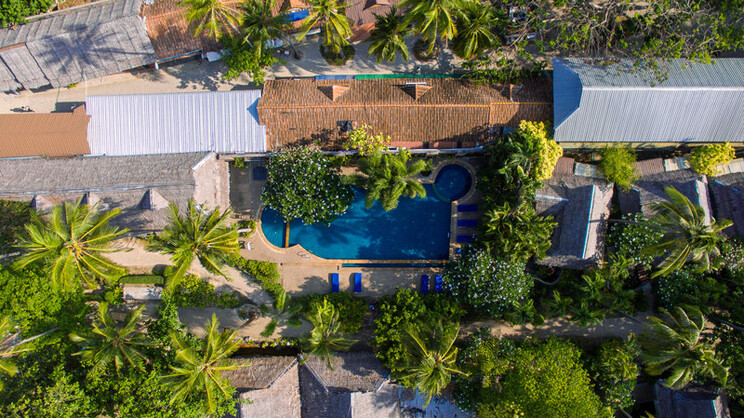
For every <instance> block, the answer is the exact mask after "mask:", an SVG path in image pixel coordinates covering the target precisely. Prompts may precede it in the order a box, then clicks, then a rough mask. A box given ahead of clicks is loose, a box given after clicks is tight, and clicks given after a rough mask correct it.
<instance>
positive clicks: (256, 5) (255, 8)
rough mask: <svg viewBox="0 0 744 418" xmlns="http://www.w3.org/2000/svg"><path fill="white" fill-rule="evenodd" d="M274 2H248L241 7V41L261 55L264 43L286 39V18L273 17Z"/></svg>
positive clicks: (264, 47) (257, 0)
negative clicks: (275, 39) (276, 39)
mask: <svg viewBox="0 0 744 418" xmlns="http://www.w3.org/2000/svg"><path fill="white" fill-rule="evenodd" d="M275 3H276V0H248V1H246V2H245V3H243V5H242V6H241V9H242V10H243V31H242V35H243V41H245V42H247V43H249V44H251V45H252V46H253V47H254V48H255V49H256V50H257V51H258V55H261V54H262V53H263V52H264V51H265V50H266V42H267V41H269V40H271V39H274V38H279V39H286V38H287V33H286V29H287V18H286V16H284V15H281V14H280V15H274V12H273V10H274V4H275Z"/></svg>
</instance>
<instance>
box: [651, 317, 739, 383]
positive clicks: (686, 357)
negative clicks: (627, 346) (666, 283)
mask: <svg viewBox="0 0 744 418" xmlns="http://www.w3.org/2000/svg"><path fill="white" fill-rule="evenodd" d="M660 313H661V318H657V317H652V318H650V319H649V322H648V324H647V325H646V328H645V329H644V330H643V331H642V332H641V333H640V334H639V336H638V344H639V345H640V347H641V360H642V361H643V363H645V365H646V371H647V372H648V373H649V374H651V375H653V376H660V375H662V374H664V373H666V372H669V376H668V377H667V379H666V380H665V381H664V385H665V386H667V387H670V388H672V389H681V388H683V387H684V386H685V385H687V383H689V382H690V381H691V380H692V379H693V378H695V377H696V376H710V377H713V378H715V379H716V380H718V381H719V383H721V385H725V384H726V380H727V379H728V368H726V367H724V366H723V364H721V360H720V359H718V358H717V357H716V356H715V351H714V350H713V345H712V344H711V343H708V342H706V341H705V340H704V339H703V335H702V333H703V330H704V329H705V322H706V318H705V316H703V314H702V313H700V310H699V309H698V308H696V307H692V306H688V307H686V308H685V309H683V308H681V307H679V306H677V307H675V308H674V309H673V310H672V312H668V311H666V310H665V309H660Z"/></svg>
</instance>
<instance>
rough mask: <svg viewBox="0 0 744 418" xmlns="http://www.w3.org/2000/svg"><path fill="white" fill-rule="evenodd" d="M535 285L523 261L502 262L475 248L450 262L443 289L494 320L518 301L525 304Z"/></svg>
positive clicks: (467, 250) (470, 248)
mask: <svg viewBox="0 0 744 418" xmlns="http://www.w3.org/2000/svg"><path fill="white" fill-rule="evenodd" d="M533 285H534V281H533V280H532V277H531V276H530V275H529V274H527V273H526V272H525V262H524V261H517V262H509V261H503V260H501V259H498V258H496V257H494V256H493V255H492V254H491V253H489V252H488V251H484V250H480V249H476V248H473V247H467V248H466V249H465V251H463V254H462V256H461V257H460V258H458V259H455V260H453V261H450V262H449V263H447V267H446V270H445V274H444V287H445V289H446V290H447V292H448V293H450V294H452V296H453V297H454V298H455V300H457V301H458V302H459V303H461V304H463V305H467V306H470V307H472V310H473V311H477V312H481V311H485V312H487V313H488V314H489V315H491V316H492V317H499V316H501V315H503V314H504V313H506V312H508V311H509V310H511V309H512V308H513V306H514V304H515V302H523V301H524V300H525V298H527V297H528V296H529V294H530V290H531V289H532V286H533Z"/></svg>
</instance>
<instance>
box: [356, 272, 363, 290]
mask: <svg viewBox="0 0 744 418" xmlns="http://www.w3.org/2000/svg"><path fill="white" fill-rule="evenodd" d="M361 291H362V273H354V293H359V292H361Z"/></svg>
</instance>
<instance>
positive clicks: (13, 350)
mask: <svg viewBox="0 0 744 418" xmlns="http://www.w3.org/2000/svg"><path fill="white" fill-rule="evenodd" d="M17 337H18V332H16V329H15V326H13V323H12V322H11V320H10V317H8V316H4V317H2V318H0V373H5V374H7V375H10V376H13V375H15V374H16V373H18V367H16V365H15V363H14V362H13V360H11V357H12V356H14V355H16V354H18V353H19V352H20V351H23V350H19V346H18V344H14V342H15V340H16V338H17ZM2 388H3V381H2V379H0V390H1V389H2Z"/></svg>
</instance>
